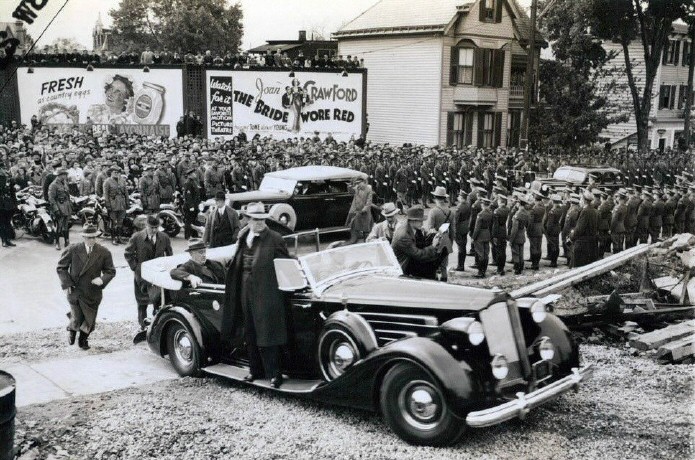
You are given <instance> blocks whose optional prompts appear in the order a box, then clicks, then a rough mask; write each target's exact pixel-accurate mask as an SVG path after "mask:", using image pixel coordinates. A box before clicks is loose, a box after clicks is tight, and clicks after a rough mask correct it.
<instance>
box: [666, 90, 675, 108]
mask: <svg viewBox="0 0 695 460" xmlns="http://www.w3.org/2000/svg"><path fill="white" fill-rule="evenodd" d="M675 102H676V85H671V97H670V98H669V101H668V108H669V109H673V107H675V105H674V104H675Z"/></svg>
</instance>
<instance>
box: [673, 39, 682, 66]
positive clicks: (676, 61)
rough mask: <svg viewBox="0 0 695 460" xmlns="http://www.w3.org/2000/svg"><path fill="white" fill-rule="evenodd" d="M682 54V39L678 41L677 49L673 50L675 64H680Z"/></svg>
mask: <svg viewBox="0 0 695 460" xmlns="http://www.w3.org/2000/svg"><path fill="white" fill-rule="evenodd" d="M680 54H681V42H680V40H679V41H677V42H676V50H675V51H674V52H673V65H678V58H679V57H680Z"/></svg>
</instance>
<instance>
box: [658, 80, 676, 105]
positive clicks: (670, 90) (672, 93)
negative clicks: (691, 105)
mask: <svg viewBox="0 0 695 460" xmlns="http://www.w3.org/2000/svg"><path fill="white" fill-rule="evenodd" d="M675 102H676V85H661V90H660V92H659V110H662V109H663V110H670V109H673V107H674V106H675Z"/></svg>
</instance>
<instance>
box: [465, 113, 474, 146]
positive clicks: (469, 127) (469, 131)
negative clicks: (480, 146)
mask: <svg viewBox="0 0 695 460" xmlns="http://www.w3.org/2000/svg"><path fill="white" fill-rule="evenodd" d="M465 142H466V145H472V144H473V112H468V113H467V114H466V141H465Z"/></svg>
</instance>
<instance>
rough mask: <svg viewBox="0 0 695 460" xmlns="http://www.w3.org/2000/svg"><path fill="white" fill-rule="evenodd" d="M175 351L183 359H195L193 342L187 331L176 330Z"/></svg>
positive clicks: (188, 360)
mask: <svg viewBox="0 0 695 460" xmlns="http://www.w3.org/2000/svg"><path fill="white" fill-rule="evenodd" d="M174 344H175V346H174V351H175V352H176V356H177V357H178V358H179V360H181V361H187V362H190V361H192V359H193V344H192V343H191V338H190V337H189V336H188V333H187V332H186V331H176V335H174Z"/></svg>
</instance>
